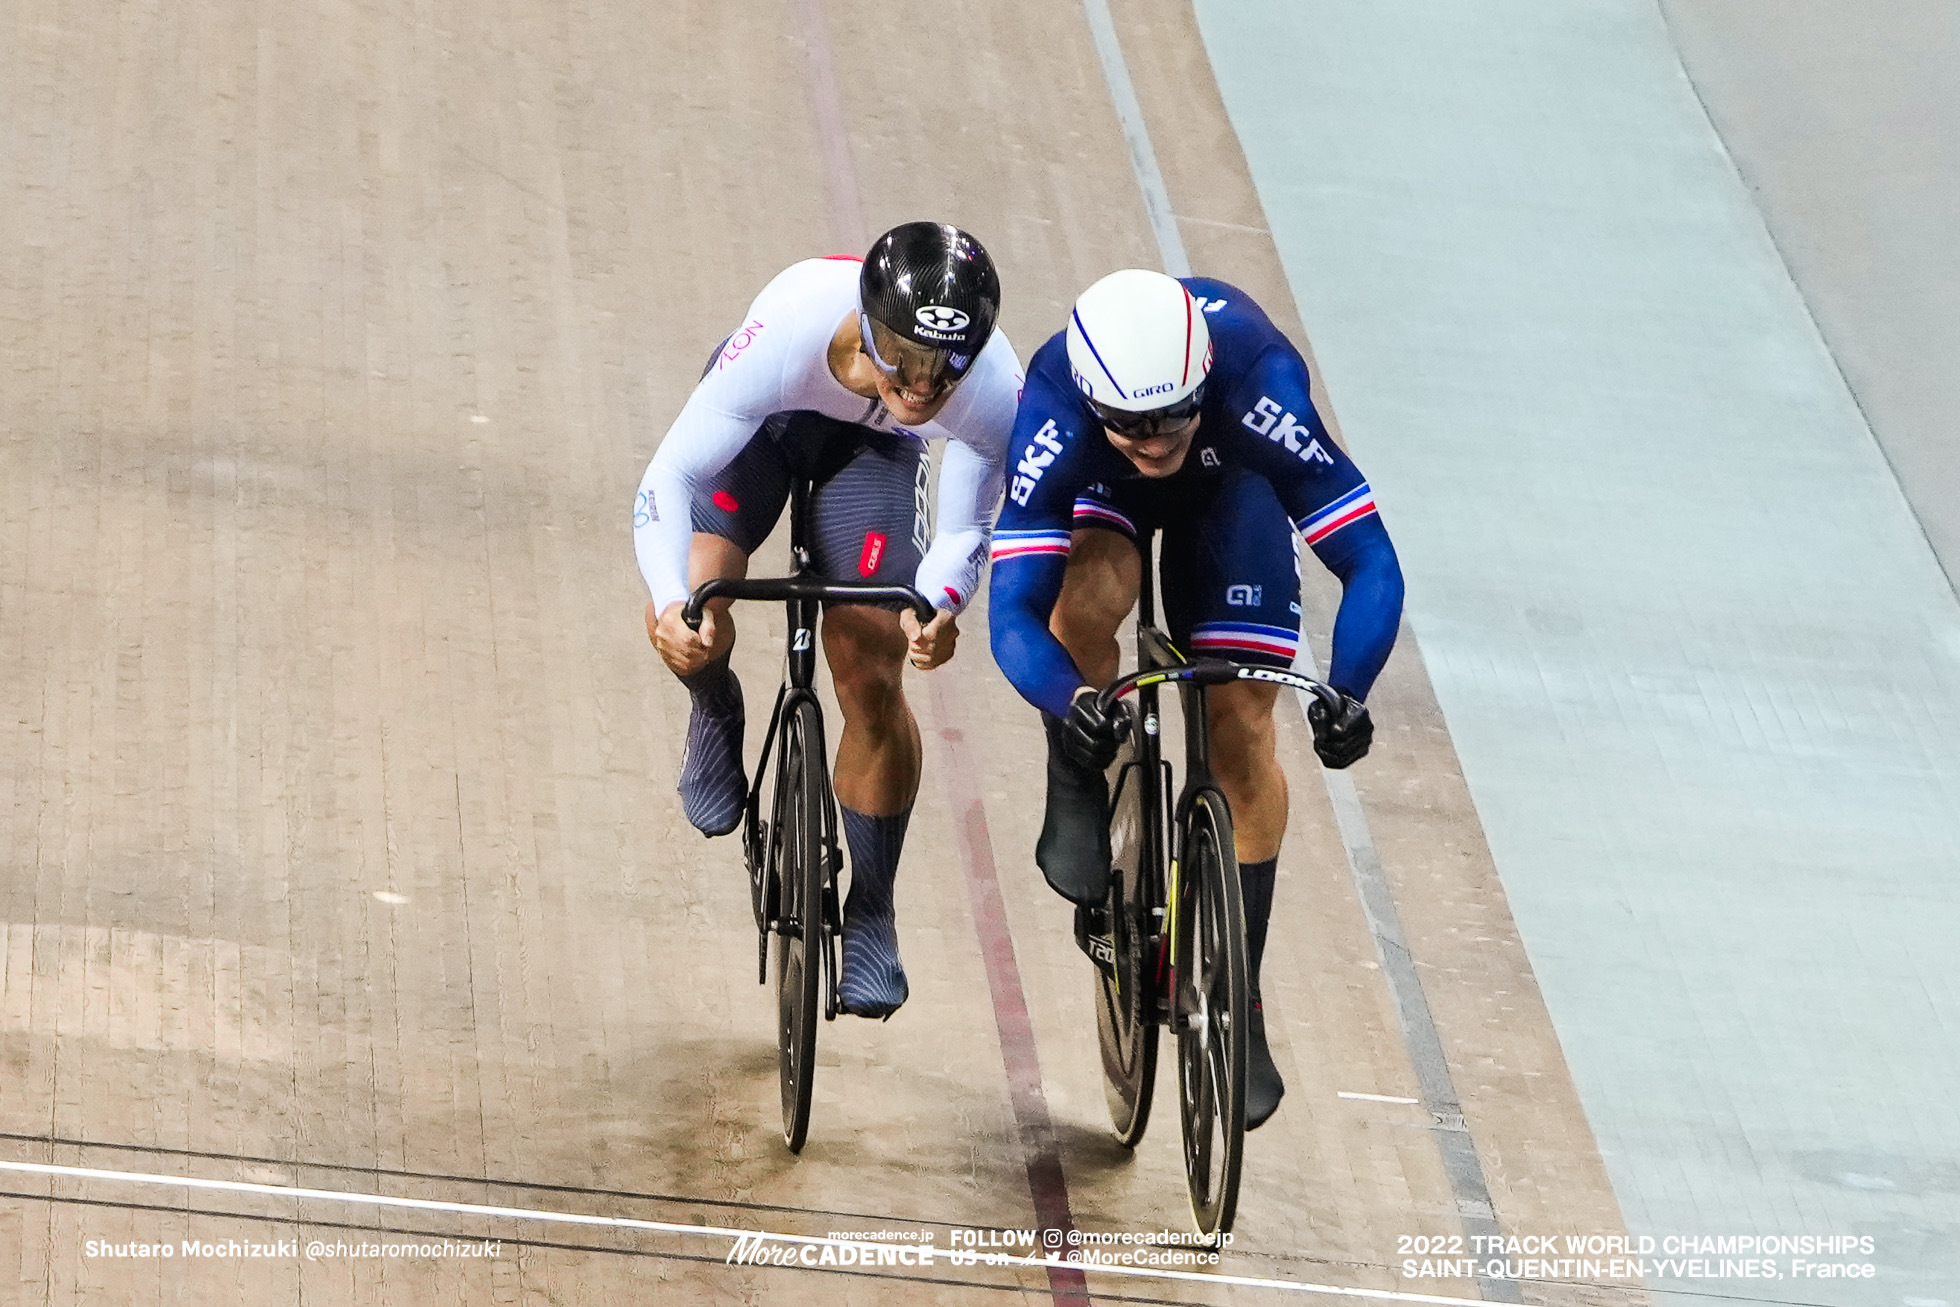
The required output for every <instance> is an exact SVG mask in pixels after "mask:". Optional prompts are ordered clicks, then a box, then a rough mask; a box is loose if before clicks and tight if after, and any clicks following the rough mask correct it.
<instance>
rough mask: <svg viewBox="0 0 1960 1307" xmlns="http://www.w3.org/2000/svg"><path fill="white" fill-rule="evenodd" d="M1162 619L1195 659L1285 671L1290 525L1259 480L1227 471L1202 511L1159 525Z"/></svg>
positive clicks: (1296, 600) (1290, 612)
mask: <svg viewBox="0 0 1960 1307" xmlns="http://www.w3.org/2000/svg"><path fill="white" fill-rule="evenodd" d="M1161 566H1162V570H1163V577H1164V617H1165V620H1166V622H1167V623H1168V625H1169V628H1170V634H1171V638H1172V639H1173V640H1174V641H1176V642H1178V643H1179V644H1180V645H1182V646H1183V647H1184V648H1187V649H1189V650H1191V652H1192V653H1193V654H1194V655H1197V656H1210V657H1213V658H1229V659H1231V660H1232V661H1234V662H1242V663H1253V664H1256V665H1259V666H1265V667H1288V666H1291V665H1292V662H1293V656H1294V654H1295V653H1297V652H1298V651H1299V648H1300V558H1299V551H1298V547H1297V545H1296V543H1295V537H1294V534H1293V523H1292V522H1291V521H1290V520H1289V519H1288V518H1287V516H1286V510H1285V509H1284V508H1282V507H1281V506H1280V502H1279V496H1278V495H1276V494H1275V493H1274V492H1273V487H1272V484H1271V483H1270V482H1268V481H1267V480H1266V479H1265V478H1264V477H1262V476H1259V475H1257V474H1256V473H1252V472H1246V471H1243V470H1242V469H1228V470H1227V471H1226V473H1225V474H1224V475H1223V476H1222V477H1221V478H1219V481H1218V483H1217V485H1216V488H1215V490H1214V491H1213V493H1212V494H1211V495H1210V496H1209V500H1208V502H1207V503H1205V504H1204V506H1203V508H1202V509H1201V510H1200V511H1198V512H1196V513H1193V514H1191V515H1189V516H1185V517H1180V518H1178V519H1176V520H1174V521H1167V522H1166V523H1165V524H1164V545H1163V556H1162V564H1161Z"/></svg>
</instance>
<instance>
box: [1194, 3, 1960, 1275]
mask: <svg viewBox="0 0 1960 1307" xmlns="http://www.w3.org/2000/svg"><path fill="white" fill-rule="evenodd" d="M1198 14H1199V20H1200V24H1201V27H1202V30H1203V33H1204V38H1205V41H1206V44H1207V47H1208V49H1209V51H1210V54H1211V58H1212V63H1213V66H1214V68H1215V69H1216V70H1217V73H1218V79H1219V83H1220V85H1221V87H1222V89H1223V92H1224V96H1225V101H1226V105H1227V107H1228V109H1229V111H1230V113H1231V115H1232V119H1233V121H1234V123H1235V125H1236V126H1237V128H1238V131H1239V134H1240V138H1241V140H1242V141H1243V143H1244V145H1245V149H1246V154H1247V157H1248V159H1249V161H1250V164H1251V167H1252V172H1253V176H1254V180H1255V182H1256V183H1257V185H1258V188H1259V192H1260V195H1261V198H1262V200H1263V202H1264V205H1265V209H1266V214H1267V218H1268V220H1269V222H1270V223H1271V226H1272V230H1273V232H1274V235H1275V238H1276V240H1277V241H1278V243H1279V246H1280V251H1281V255H1282V258H1283V259H1284V261H1285V265H1286V269H1287V274H1288V277H1289V279H1290V281H1291V283H1292V286H1293V290H1294V293H1295V296H1296V298H1297V299H1298V302H1299V306H1300V311H1301V314H1302V316H1303V318H1304V320H1305V322H1306V324H1307V328H1308V330H1309V331H1310V332H1311V333H1312V335H1313V340H1314V345H1315V349H1316V353H1317V355H1318V358H1319V361H1320V363H1321V366H1322V367H1323V368H1324V369H1325V372H1326V379H1327V383H1328V388H1329V392H1330V394H1331V395H1332V397H1333V401H1334V404H1335V406H1336V409H1337V411H1338V412H1339V414H1340V417H1341V421H1342V425H1343V428H1344V429H1345V431H1346V433H1347V435H1348V437H1349V439H1350V441H1351V442H1352V444H1353V445H1354V448H1355V453H1356V456H1357V458H1358V460H1359V461H1360V463H1361V465H1362V466H1363V467H1365V468H1366V469H1367V470H1368V473H1369V476H1370V479H1371V481H1372V482H1373V484H1374V486H1375V489H1376V493H1377V496H1378V498H1379V501H1380V502H1381V504H1382V513H1383V517H1384V519H1385V520H1386V521H1387V523H1388V525H1389V528H1390V530H1391V531H1392V532H1393V533H1394V535H1395V538H1396V542H1397V544H1398V546H1399V548H1400V550H1401V553H1402V557H1403V562H1404V565H1405V568H1406V570H1407V572H1408V575H1409V583H1410V584H1409V610H1410V615H1411V618H1412V620H1413V622H1414V624H1415V628H1416V630H1417V633H1418V635H1419V636H1420V638H1421V641H1422V649H1423V653H1424V656H1425V658H1426V659H1427V661H1428V665H1429V671H1430V674H1431V677H1432V679H1433V680H1434V683H1435V686H1436V691H1437V694H1438V696H1439V698H1440V700H1441V702H1442V705H1443V709H1444V712H1445V714H1446V716H1447V718H1448V721H1449V724H1450V728H1451V732H1452V735H1453V737H1454V739H1455V742H1456V746H1457V749H1458V752H1459V754H1460V756H1461V758H1462V761H1463V765H1464V770H1465V774H1466V776H1467V777H1468V779H1469V783H1470V786H1471V790H1472V793H1473V795H1474V796H1475V799H1476V802H1477V806H1478V810H1479V812H1480V814H1481V816H1482V818H1483V821H1484V824H1485V830H1486V833H1487V835H1488V837H1489V840H1490V845H1491V849H1492V852H1493V854H1494V855H1495V857H1496V860H1497V865H1498V868H1499V871H1500V873H1501V874H1502V876H1503V880H1504V884H1505V888H1506V891H1507V893H1508V894H1509V896H1510V902H1511V906H1512V909H1513V911H1514V913H1515V915H1516V917H1517V920H1518V924H1519V927H1520V929H1521V930H1522V932H1523V934H1524V938H1525V942H1526V944H1527V946H1528V948H1529V950H1530V954H1531V959H1532V963H1533V966H1534V968H1535V970H1536V972H1537V976H1538V979H1539V982H1540V984H1541V986H1542V988H1543V991H1544V995H1545V998H1546V1001H1547V1003H1548V1004H1549V1006H1550V1009H1551V1012H1552V1016H1553V1020H1554V1022H1555V1024H1556V1026H1557V1029H1558V1033H1559V1036H1560V1039H1561V1042H1562V1043H1563V1046H1564V1048H1565V1052H1566V1055H1567V1058H1568V1059H1569V1061H1570V1063H1571V1066H1572V1070H1573V1074H1574V1077H1575V1079H1576V1081H1577V1084H1578V1087H1579V1091H1580V1094H1581V1097H1582V1099H1583V1102H1584V1104H1585V1107H1586V1110H1587V1113H1588V1115H1589V1117H1590V1119H1591V1122H1592V1124H1593V1128H1594V1130H1595V1132H1596V1133H1597V1135H1598V1137H1599V1141H1600V1145H1601V1148H1602V1150H1603V1152H1604V1154H1605V1158H1606V1162H1607V1165H1608V1168H1609V1170H1610V1172H1611V1174H1612V1177H1613V1181H1614V1184H1615V1187H1616V1190H1617V1192H1618V1194H1619V1197H1620V1199H1621V1203H1622V1206H1623V1207H1624V1209H1625V1211H1626V1214H1627V1218H1628V1221H1629V1223H1630V1225H1631V1227H1632V1228H1633V1230H1634V1231H1635V1232H1636V1233H1649V1234H1654V1235H1657V1236H1659V1235H1668V1234H1710V1235H1718V1236H1719V1235H1724V1234H1754V1233H1763V1234H1771V1233H1775V1234H1791V1235H1804V1234H1834V1233H1836V1234H1845V1233H1849V1234H1869V1235H1871V1236H1872V1237H1873V1238H1874V1240H1875V1243H1876V1250H1875V1252H1874V1254H1873V1255H1872V1256H1871V1257H1870V1258H1869V1259H1866V1260H1870V1261H1871V1262H1873V1263H1874V1264H1876V1266H1877V1267H1878V1268H1879V1272H1880V1278H1879V1279H1878V1280H1876V1281H1875V1282H1862V1281H1854V1282H1844V1281H1830V1282H1820V1281H1804V1282H1793V1281H1792V1280H1789V1279H1784V1280H1781V1281H1773V1282H1767V1281H1750V1280H1740V1279H1725V1280H1720V1281H1709V1280H1699V1281H1694V1282H1693V1283H1694V1285H1695V1287H1698V1288H1700V1289H1702V1290H1704V1291H1708V1292H1711V1293H1721V1294H1729V1295H1742V1296H1760V1297H1764V1298H1775V1299H1782V1300H1786V1301H1787V1300H1805V1301H1811V1302H1829V1303H1860V1304H1863V1303H1872V1304H1877V1303H1887V1304H1897V1303H1900V1302H1902V1301H1904V1300H1908V1299H1913V1298H1918V1299H1920V1300H1922V1301H1923V1302H1926V1303H1933V1302H1939V1301H1945V1302H1950V1303H1953V1304H1956V1307H1960V1291H1956V1287H1955V1286H1956V1284H1957V1283H1960V1270H1956V1269H1955V1268H1960V1107H1956V1096H1955V1087H1956V1086H1960V944H1957V941H1960V608H1956V605H1955V601H1954V596H1953V592H1952V591H1951V590H1950V589H1949V588H1948V587H1947V585H1946V582H1945V580H1944V578H1943V576H1942V575H1941V573H1940V571H1939V569H1938V567H1937V566H1936V564H1935V562H1934V559H1933V557H1932V555H1931V552H1930V551H1929V549H1928V548H1927V545H1926V542H1925V539H1924V536H1923V535H1922V533H1921V532H1920V530H1919V528H1918V524H1917V523H1916V522H1915V521H1914V520H1913V519H1912V517H1911V515H1910V512H1909V510H1908V509H1907V507H1906V504H1905V501H1904V499H1903V497H1902V496H1901V495H1900V493H1899V489H1898V486H1897V484H1896V483H1895V481H1894V480H1893V478H1892V476H1891V474H1890V472H1889V470H1888V469H1887V467H1886V465H1885V463H1884V461H1883V459H1882V458H1881V457H1880V456H1879V453H1878V451H1877V449H1876V447H1875V446H1874V444H1873V441H1872V439H1871V436H1870V433H1869V432H1868V431H1867V430H1866V429H1865V427H1864V426H1863V423H1862V420H1861V419H1860V417H1859V414H1858V411H1857V408H1856V406H1855V405H1854V404H1853V403H1852V401H1851V398H1850V396H1849V395H1848V394H1847V393H1846V391H1845V389H1844V385H1843V382H1842V380H1841V378H1840V376H1839V374H1838V372H1837V370H1836V369H1835V368H1834V367H1833V366H1832V362H1831V359H1830V358H1829V357H1828V355H1827V354H1826V353H1825V350H1824V346H1823V344H1822V342H1821V341H1820V339H1819V337H1818V335H1817V333H1816V330H1815V328H1814V327H1813V325H1812V323H1811V321H1810V318H1809V316H1808V314H1807V313H1806V312H1805V309H1804V306H1803V304H1802V302H1801V300H1800V298H1799V296H1798V295H1797V293H1796V291H1795V289H1794V288H1793V287H1792V285H1791V284H1790V280H1789V277H1788V275H1787V274H1786V272H1785V270H1784V268H1783V266H1782V264H1781V262H1780V261H1779V259H1778V257H1777V255H1776V251H1775V249H1774V247H1773V245H1772V244H1771V242H1770V241H1769V239H1768V236H1767V233H1766V232H1765V230H1764V228H1763V224H1762V221H1761V219H1760V217H1759V215H1758V214H1757V213H1756V211H1755V210H1754V208H1753V207H1752V205H1751V203H1750V200H1749V197H1748V195H1747V193H1746V192H1745V191H1744V189H1743V188H1742V186H1741V184H1740V183H1739V181H1738V180H1737V177H1736V175H1735V171H1734V169H1733V167H1732V165H1731V164H1730V161H1729V160H1728V158H1727V156H1726V155H1725V154H1724V153H1723V151H1722V148H1721V144H1720V142H1719V141H1718V139H1717V138H1716V137H1715V135H1714V133H1713V131H1712V129H1711V128H1710V126H1709V124H1708V122H1707V120H1706V118H1705V117H1704V116H1703V115H1702V113H1701V111H1700V108H1699V105H1698V104H1697V102H1696V100H1695V97H1694V95H1693V93H1692V90H1691V88H1690V87H1689V86H1688V85H1687V82H1686V80H1685V78H1684V76H1683V74H1682V72H1681V69H1680V66H1679V63H1678V61H1677V60H1676V58H1675V55H1674V51H1673V49H1672V47H1671V46H1670V45H1669V44H1668V39H1667V35H1666V32H1665V29H1664V27H1663V25H1662V24H1661V22H1660V18H1659V15H1658V14H1657V12H1656V11H1655V9H1654V8H1653V6H1652V4H1651V3H1648V2H1646V0H1565V2H1564V3H1561V4H1558V5H1543V4H1526V3H1522V2H1521V0H1399V2H1398V0H1322V2H1320V3H1315V4H1311V5H1301V4H1296V3H1281V2H1280V0H1231V2H1230V3H1224V2H1222V0H1200V3H1199V5H1198ZM1218 271H1219V272H1220V273H1221V275H1229V273H1228V271H1227V270H1218ZM1559 1233H1564V1232H1559ZM1574 1233H1577V1232H1574ZM1781 1260H1782V1261H1783V1262H1785V1263H1786V1264H1787V1263H1788V1261H1789V1259H1788V1258H1783V1259H1781ZM1832 1260H1843V1259H1832ZM1785 1269H1786V1271H1787V1270H1788V1269H1790V1268H1788V1266H1787V1265H1786V1267H1785ZM1659 1283H1664V1282H1663V1281H1657V1284H1659ZM1679 1283H1680V1282H1671V1284H1679Z"/></svg>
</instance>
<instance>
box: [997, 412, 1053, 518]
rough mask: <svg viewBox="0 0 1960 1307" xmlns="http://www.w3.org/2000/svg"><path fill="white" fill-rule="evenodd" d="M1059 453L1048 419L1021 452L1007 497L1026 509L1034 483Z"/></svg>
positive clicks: (1051, 425) (1051, 420)
mask: <svg viewBox="0 0 1960 1307" xmlns="http://www.w3.org/2000/svg"><path fill="white" fill-rule="evenodd" d="M1061 452H1062V442H1061V441H1060V440H1058V439H1056V437H1055V419H1053V418H1050V419H1048V421H1046V422H1044V423H1042V424H1041V430H1039V431H1037V432H1035V433H1034V439H1033V440H1032V441H1030V442H1028V447H1027V448H1026V449H1024V450H1022V451H1021V461H1020V463H1019V464H1017V465H1016V466H1015V468H1014V483H1013V484H1012V485H1010V486H1009V487H1008V488H1007V497H1008V498H1009V499H1011V500H1013V501H1014V502H1015V503H1017V504H1019V505H1020V506H1021V507H1023V508H1026V507H1027V506H1028V498H1029V496H1031V495H1033V494H1034V486H1035V482H1037V481H1039V480H1041V474H1042V473H1043V472H1046V471H1047V470H1048V465H1049V464H1050V463H1053V462H1054V461H1055V456H1056V455H1057V454H1060V453H1061Z"/></svg>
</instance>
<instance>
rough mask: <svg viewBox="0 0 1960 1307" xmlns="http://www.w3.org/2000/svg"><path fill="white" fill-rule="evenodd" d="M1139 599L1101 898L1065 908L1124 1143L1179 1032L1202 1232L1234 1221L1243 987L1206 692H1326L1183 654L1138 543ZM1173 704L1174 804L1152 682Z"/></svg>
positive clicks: (1140, 1127)
mask: <svg viewBox="0 0 1960 1307" xmlns="http://www.w3.org/2000/svg"><path fill="white" fill-rule="evenodd" d="M1142 552H1143V557H1144V564H1145V565H1144V576H1143V581H1142V585H1141V587H1140V593H1139V595H1138V600H1137V603H1138V608H1137V670H1136V671H1135V672H1133V673H1131V674H1130V675H1128V676H1124V677H1121V678H1119V679H1117V680H1116V681H1113V682H1111V683H1110V684H1109V685H1108V686H1106V687H1104V688H1103V690H1102V691H1101V692H1100V694H1099V701H1098V707H1099V708H1100V709H1101V710H1102V711H1103V713H1104V714H1105V715H1106V714H1108V713H1109V712H1110V711H1111V710H1112V709H1113V708H1114V706H1115V704H1116V703H1117V702H1118V701H1119V700H1121V699H1124V698H1126V697H1128V696H1129V695H1132V694H1134V695H1136V698H1137V705H1136V709H1137V710H1136V711H1135V712H1134V713H1132V714H1131V726H1130V734H1129V737H1128V738H1127V739H1126V740H1125V741H1124V743H1123V745H1122V748H1121V749H1120V751H1119V752H1118V754H1117V758H1116V761H1115V762H1114V763H1112V764H1111V766H1112V768H1113V769H1114V770H1115V773H1116V782H1115V785H1114V786H1113V787H1112V790H1111V797H1110V805H1109V811H1110V821H1109V836H1110V852H1111V874H1110V891H1109V898H1108V900H1107V901H1106V902H1105V904H1104V905H1103V906H1101V907H1100V908H1083V909H1078V910H1077V913H1076V941H1077V943H1078V944H1079V945H1080V946H1081V947H1082V949H1083V951H1084V952H1085V953H1087V954H1089V956H1090V958H1091V959H1092V960H1093V961H1094V962H1095V963H1096V981H1095V984H1096V1031H1097V1035H1098V1037H1099V1040H1100V1043H1101V1045H1102V1063H1103V1089H1104V1094H1105V1096H1106V1098H1107V1099H1108V1102H1109V1115H1110V1121H1111V1123H1112V1124H1113V1125H1114V1126H1115V1128H1116V1137H1117V1140H1118V1141H1119V1142H1120V1143H1122V1144H1123V1145H1124V1146H1125V1147H1129V1148H1134V1147H1135V1146H1136V1145H1137V1143H1138V1142H1139V1141H1140V1140H1141V1139H1142V1138H1143V1132H1144V1127H1145V1126H1147V1125H1148V1124H1149V1121H1150V1102H1151V1092H1152V1089H1153V1087H1154V1084H1155V1081H1156V1075H1157V1033H1158V1028H1159V1027H1160V1026H1168V1027H1169V1028H1170V1029H1171V1032H1172V1034H1173V1035H1174V1036H1175V1038H1176V1039H1177V1087H1178V1116H1179V1122H1180V1125H1181V1127H1182V1130H1183V1145H1184V1176H1185V1183H1186V1187H1187V1189H1188V1190H1189V1193H1190V1197H1191V1215H1192V1218H1193V1219H1194V1220H1195V1221H1196V1223H1197V1226H1198V1230H1199V1232H1200V1233H1202V1234H1207V1235H1220V1234H1225V1233H1228V1232H1229V1231H1230V1230H1231V1228H1232V1218H1233V1216H1234V1214H1235V1212H1236V1210H1237V1207H1238V1195H1239V1171H1240V1167H1241V1163H1242V1161H1243V1158H1244V1152H1245V1076H1246V1040H1247V1029H1248V1025H1249V1022H1250V1020H1251V1011H1252V994H1251V979H1250V975H1249V967H1248V964H1247V960H1246V940H1245V908H1244V903H1243V901H1242V898H1241V894H1240V887H1239V860H1238V854H1237V853H1236V851H1235V850H1234V848H1233V836H1232V813H1231V808H1230V805H1228V804H1227V803H1226V801H1225V795H1224V792H1223V791H1222V790H1220V789H1219V787H1218V785H1217V783H1216V782H1215V781H1214V780H1213V778H1212V774H1211V752H1210V743H1209V740H1208V732H1207V718H1206V713H1205V689H1206V688H1207V687H1208V686H1213V685H1225V684H1229V683H1231V682H1234V681H1264V682H1268V683H1271V684H1276V685H1285V686H1291V687H1293V688H1295V689H1299V690H1304V691H1306V692H1307V693H1309V694H1312V695H1314V696H1315V697H1317V698H1318V699H1320V700H1321V701H1322V702H1323V703H1326V704H1327V705H1328V707H1329V708H1330V709H1331V710H1334V711H1338V710H1339V707H1340V697H1339V694H1338V692H1337V691H1335V690H1333V689H1331V688H1329V687H1328V686H1325V685H1322V684H1321V683H1320V682H1318V681H1315V680H1313V679H1312V678H1310V677H1306V676H1301V675H1299V674H1298V673H1297V672H1290V671H1281V670H1278V669H1276V668H1271V667H1256V666H1250V665H1247V664H1244V663H1234V662H1227V661H1223V660H1218V659H1198V660H1191V659H1187V658H1186V657H1185V656H1184V655H1183V654H1182V653H1181V652H1179V651H1178V649H1177V648H1176V646H1174V645H1173V644H1172V643H1171V641H1170V638H1169V637H1168V636H1167V635H1165V634H1164V632H1163V631H1162V630H1160V629H1158V627H1157V626H1156V624H1155V623H1156V616H1155V606H1154V601H1153V597H1152V588H1153V587H1152V584H1151V575H1150V574H1151V572H1152V570H1153V569H1152V568H1151V567H1150V558H1151V549H1150V547H1149V542H1148V541H1145V542H1144V543H1143V550H1142ZM1165 685H1175V686H1176V687H1177V689H1178V692H1179V696H1180V699H1181V701H1182V707H1183V719H1184V757H1185V763H1184V772H1185V776H1184V788H1183V790H1182V791H1181V792H1180V793H1178V795H1177V799H1176V802H1175V804H1173V803H1172V802H1171V800H1170V796H1171V794H1172V776H1171V764H1170V762H1169V760H1168V759H1166V758H1165V757H1164V756H1163V749H1162V740H1161V732H1162V729H1163V725H1162V718H1161V716H1160V715H1159V712H1158V690H1159V688H1160V687H1162V686H1165Z"/></svg>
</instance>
